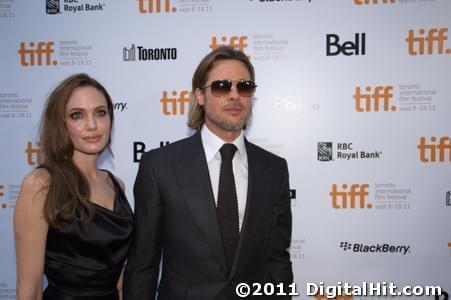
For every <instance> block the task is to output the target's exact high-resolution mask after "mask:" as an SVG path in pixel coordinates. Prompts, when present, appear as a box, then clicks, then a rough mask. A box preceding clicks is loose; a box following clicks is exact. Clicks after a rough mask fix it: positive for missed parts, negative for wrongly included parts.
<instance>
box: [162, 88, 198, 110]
mask: <svg viewBox="0 0 451 300" xmlns="http://www.w3.org/2000/svg"><path fill="white" fill-rule="evenodd" d="M171 95H172V97H169V96H168V91H163V95H162V97H161V99H160V102H161V106H162V107H161V108H162V111H163V114H164V115H165V116H171V115H184V114H186V113H187V112H188V109H189V102H190V99H191V93H190V92H189V91H181V92H180V93H177V91H172V93H171Z"/></svg>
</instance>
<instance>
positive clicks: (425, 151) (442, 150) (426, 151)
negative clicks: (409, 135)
mask: <svg viewBox="0 0 451 300" xmlns="http://www.w3.org/2000/svg"><path fill="white" fill-rule="evenodd" d="M417 148H418V151H419V155H420V160H421V161H422V162H425V163H428V162H436V161H437V156H438V161H439V162H444V161H446V162H451V139H450V137H449V136H442V137H440V139H439V142H438V144H437V138H436V137H435V136H432V137H431V142H430V143H429V144H426V138H425V137H420V144H419V145H418V146H417ZM437 154H438V155H437Z"/></svg>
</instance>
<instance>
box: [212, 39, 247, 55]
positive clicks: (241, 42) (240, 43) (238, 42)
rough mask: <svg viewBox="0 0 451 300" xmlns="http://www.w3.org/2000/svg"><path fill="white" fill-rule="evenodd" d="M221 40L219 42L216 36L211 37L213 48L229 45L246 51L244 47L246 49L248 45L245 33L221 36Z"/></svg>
mask: <svg viewBox="0 0 451 300" xmlns="http://www.w3.org/2000/svg"><path fill="white" fill-rule="evenodd" d="M219 40H220V42H218V38H217V37H215V36H214V37H212V38H211V45H210V48H211V49H212V50H214V49H216V48H218V47H220V46H229V47H232V48H234V49H238V50H240V51H244V49H246V48H247V46H248V45H247V36H245V35H233V36H230V37H227V36H221V38H220V39H219Z"/></svg>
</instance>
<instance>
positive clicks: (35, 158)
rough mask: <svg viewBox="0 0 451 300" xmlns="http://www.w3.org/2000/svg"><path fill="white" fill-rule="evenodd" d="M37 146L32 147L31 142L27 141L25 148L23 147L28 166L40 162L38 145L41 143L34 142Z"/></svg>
mask: <svg viewBox="0 0 451 300" xmlns="http://www.w3.org/2000/svg"><path fill="white" fill-rule="evenodd" d="M36 145H37V147H36V148H34V147H33V143H32V142H28V143H27V148H26V149H25V153H26V154H27V163H28V164H29V165H30V166H34V165H36V164H38V165H39V164H40V163H41V149H40V148H39V146H40V145H41V144H40V143H39V142H37V143H36Z"/></svg>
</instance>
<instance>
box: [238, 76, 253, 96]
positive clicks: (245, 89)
mask: <svg viewBox="0 0 451 300" xmlns="http://www.w3.org/2000/svg"><path fill="white" fill-rule="evenodd" d="M255 87H256V85H255V83H254V82H252V81H250V80H240V81H238V82H237V84H236V88H237V90H238V93H239V94H240V96H242V97H251V96H252V95H253V94H254V92H255Z"/></svg>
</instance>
